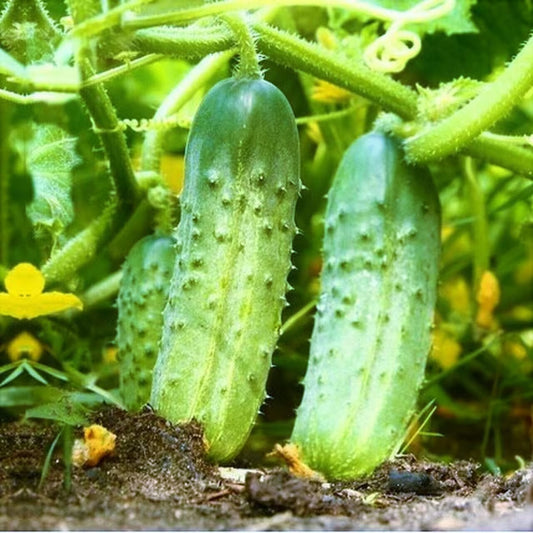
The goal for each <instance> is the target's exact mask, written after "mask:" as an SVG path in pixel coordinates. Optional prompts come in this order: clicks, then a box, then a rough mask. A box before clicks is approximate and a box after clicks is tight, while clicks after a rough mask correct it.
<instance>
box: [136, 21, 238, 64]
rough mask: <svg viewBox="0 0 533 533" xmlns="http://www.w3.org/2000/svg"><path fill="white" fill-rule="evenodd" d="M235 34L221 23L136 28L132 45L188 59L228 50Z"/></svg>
mask: <svg viewBox="0 0 533 533" xmlns="http://www.w3.org/2000/svg"><path fill="white" fill-rule="evenodd" d="M234 44H235V36H234V35H233V33H232V32H231V31H230V30H229V29H228V28H226V27H225V26H223V25H218V24H217V25H216V26H211V25H210V26H205V25H197V24H192V25H191V26H187V27H185V28H170V27H163V28H149V29H145V30H138V31H136V32H135V40H134V45H136V46H137V47H138V48H139V49H140V50H143V51H144V52H150V53H155V54H165V55H168V56H175V57H183V58H187V59H201V58H203V57H204V56H206V55H208V54H211V53H214V52H221V51H223V50H227V49H228V48H230V47H232V46H234Z"/></svg>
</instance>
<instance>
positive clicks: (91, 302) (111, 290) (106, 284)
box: [81, 270, 123, 309]
mask: <svg viewBox="0 0 533 533" xmlns="http://www.w3.org/2000/svg"><path fill="white" fill-rule="evenodd" d="M122 275H123V272H122V270H119V271H118V272H114V273H113V274H111V275H110V276H107V277H106V278H104V279H103V280H101V281H99V282H98V283H95V284H94V285H92V286H91V287H89V288H88V289H87V290H86V291H85V293H84V294H83V295H82V297H81V300H82V302H83V307H84V308H85V309H87V308H88V307H93V306H95V305H98V304H99V303H101V302H105V301H106V300H109V299H110V298H113V297H114V296H115V295H116V294H117V293H118V289H119V287H120V280H121V279H122Z"/></svg>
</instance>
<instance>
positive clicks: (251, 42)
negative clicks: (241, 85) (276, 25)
mask: <svg viewBox="0 0 533 533" xmlns="http://www.w3.org/2000/svg"><path fill="white" fill-rule="evenodd" d="M222 20H224V22H226V23H227V25H228V26H229V27H230V28H231V30H232V31H233V33H234V34H235V37H236V40H237V43H238V44H239V67H238V69H237V71H236V73H235V76H236V77H238V78H253V79H261V78H262V77H263V75H262V72H261V67H260V66H259V56H258V54H257V49H256V46H255V35H253V34H252V30H251V29H250V26H249V24H247V22H246V21H245V18H244V15H240V14H237V13H228V14H227V15H223V16H222Z"/></svg>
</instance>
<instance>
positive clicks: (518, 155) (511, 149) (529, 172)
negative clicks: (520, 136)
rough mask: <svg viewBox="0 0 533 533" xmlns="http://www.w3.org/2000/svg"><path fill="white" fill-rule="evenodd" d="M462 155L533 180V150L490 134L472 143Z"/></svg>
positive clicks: (483, 134)
mask: <svg viewBox="0 0 533 533" xmlns="http://www.w3.org/2000/svg"><path fill="white" fill-rule="evenodd" d="M462 153H463V154H467V155H470V156H472V157H475V158H476V159H482V160H485V161H488V162H489V163H491V164H493V165H497V166H500V167H503V168H507V169H509V170H511V171H513V172H516V173H517V174H521V175H522V176H524V177H527V178H530V179H531V178H533V150H531V149H530V148H527V147H524V148H523V147H521V146H518V145H515V144H510V143H508V142H507V141H503V140H499V139H495V138H493V137H492V136H491V134H490V133H488V132H487V133H482V134H481V135H480V136H479V137H477V138H476V139H474V140H473V141H472V142H470V144H469V145H468V146H467V147H466V148H465V149H464V150H462Z"/></svg>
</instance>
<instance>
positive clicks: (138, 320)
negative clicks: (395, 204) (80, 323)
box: [117, 235, 176, 411]
mask: <svg viewBox="0 0 533 533" xmlns="http://www.w3.org/2000/svg"><path fill="white" fill-rule="evenodd" d="M175 258H176V250H175V241H174V239H173V238H172V237H169V236H156V235H149V236H147V237H144V238H143V239H141V240H140V241H138V242H137V243H136V244H135V245H134V246H133V247H132V249H131V250H130V253H129V254H128V256H127V258H126V261H125V262H124V265H123V276H122V279H121V281H120V289H119V293H118V300H117V306H118V321H117V347H118V358H119V363H120V378H119V380H120V385H119V388H120V393H121V396H122V398H123V401H124V406H125V407H126V408H127V409H128V410H132V411H136V410H138V409H140V408H141V407H142V406H143V405H144V404H145V403H147V402H148V400H149V399H150V392H151V388H152V371H153V367H154V364H155V361H156V358H157V353H158V349H159V340H160V337H161V330H162V328H163V309H164V307H165V304H166V300H167V296H168V290H169V286H170V279H171V277H172V272H173V269H174V263H175Z"/></svg>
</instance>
